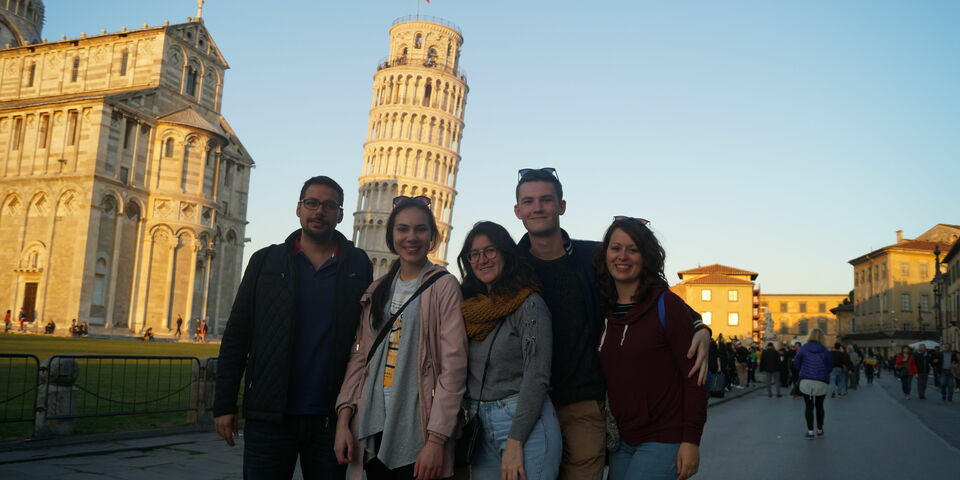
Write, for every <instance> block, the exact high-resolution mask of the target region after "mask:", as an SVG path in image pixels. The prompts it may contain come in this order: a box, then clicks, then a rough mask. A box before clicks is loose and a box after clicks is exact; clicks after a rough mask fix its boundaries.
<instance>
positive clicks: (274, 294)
mask: <svg viewBox="0 0 960 480" xmlns="http://www.w3.org/2000/svg"><path fill="white" fill-rule="evenodd" d="M336 235H337V239H338V241H339V242H340V251H339V261H340V262H342V263H340V265H338V266H337V286H336V292H335V294H334V298H336V304H335V306H334V322H333V335H334V352H333V361H332V362H331V363H330V368H331V371H330V372H329V374H328V376H327V378H328V379H329V382H330V383H329V385H328V388H327V392H328V393H327V395H328V397H329V398H326V399H324V403H326V404H329V405H331V409H332V406H333V405H334V403H335V399H336V396H337V393H338V392H340V385H341V384H342V383H343V375H344V372H345V370H346V366H347V360H348V359H349V357H350V347H351V346H352V345H353V341H354V337H355V335H356V331H357V321H358V320H359V318H360V296H361V295H362V294H363V292H364V291H365V290H366V289H367V287H368V286H369V285H370V282H372V281H373V278H372V277H373V267H372V265H371V264H370V259H369V258H368V257H367V254H366V253H365V252H364V251H363V250H361V249H359V248H356V247H354V246H353V243H352V242H350V241H349V240H347V239H346V237H344V236H343V235H342V234H341V233H340V232H336ZM299 236H300V230H297V231H296V232H293V233H292V234H290V236H289V237H287V240H286V241H285V242H284V243H282V244H278V245H271V246H269V247H266V248H263V249H261V250H258V251H257V252H256V253H254V254H253V256H251V257H250V262H249V263H248V264H247V269H246V271H244V272H243V279H242V280H241V281H240V288H239V289H238V290H237V297H236V299H235V300H234V301H233V309H232V310H231V311H230V319H229V320H228V321H227V327H226V329H225V330H224V332H223V339H222V341H221V344H220V359H219V364H218V366H217V384H216V393H215V397H214V402H213V414H214V416H220V415H226V414H230V413H237V394H238V392H239V390H240V379H241V378H243V375H244V371H246V385H245V395H244V401H243V414H244V416H245V417H246V418H252V419H255V420H265V421H271V422H278V423H279V422H281V421H283V415H284V410H285V408H286V405H287V386H288V383H289V382H290V355H291V351H292V348H291V347H292V341H293V335H292V332H293V330H294V322H296V318H297V311H296V305H297V298H296V295H297V272H296V268H297V267H296V262H295V257H294V255H295V253H294V244H295V242H296V239H297V238H298V237H299Z"/></svg>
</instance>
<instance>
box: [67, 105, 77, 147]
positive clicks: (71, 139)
mask: <svg viewBox="0 0 960 480" xmlns="http://www.w3.org/2000/svg"><path fill="white" fill-rule="evenodd" d="M78 119H79V114H78V113H77V111H76V110H73V111H71V112H70V113H68V114H67V145H70V146H72V145H76V144H77V120H78Z"/></svg>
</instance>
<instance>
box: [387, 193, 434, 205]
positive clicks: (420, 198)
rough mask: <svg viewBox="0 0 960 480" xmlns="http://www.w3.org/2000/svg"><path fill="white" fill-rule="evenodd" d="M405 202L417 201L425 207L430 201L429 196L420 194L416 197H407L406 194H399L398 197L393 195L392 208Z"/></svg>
mask: <svg viewBox="0 0 960 480" xmlns="http://www.w3.org/2000/svg"><path fill="white" fill-rule="evenodd" d="M407 202H417V203H420V204H422V205H424V206H426V207H429V206H430V203H432V202H431V201H430V197H426V196H423V195H420V196H417V197H408V196H406V195H400V196H399V197H393V208H397V207H399V206H400V204H401V203H407Z"/></svg>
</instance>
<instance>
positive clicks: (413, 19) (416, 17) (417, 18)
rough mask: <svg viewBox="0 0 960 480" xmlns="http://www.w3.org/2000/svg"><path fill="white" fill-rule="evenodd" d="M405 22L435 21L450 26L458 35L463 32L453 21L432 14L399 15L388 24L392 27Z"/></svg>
mask: <svg viewBox="0 0 960 480" xmlns="http://www.w3.org/2000/svg"><path fill="white" fill-rule="evenodd" d="M406 22H430V23H436V24H440V25H443V26H444V27H450V28H452V29H454V30H456V31H457V33H459V34H460V35H463V32H462V31H460V26H459V25H457V24H456V23H453V22H451V21H449V20H444V19H442V18H440V17H432V16H430V15H407V16H404V17H400V18H398V19H396V20H394V21H393V23H391V24H390V26H391V27H392V26H394V25H396V24H398V23H406Z"/></svg>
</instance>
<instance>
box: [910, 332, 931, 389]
mask: <svg viewBox="0 0 960 480" xmlns="http://www.w3.org/2000/svg"><path fill="white" fill-rule="evenodd" d="M932 353H933V352H931V351H929V350H927V346H926V345H924V344H922V343H921V344H920V345H919V346H917V352H916V353H914V354H913V362H914V363H915V364H916V365H917V398H919V399H920V400H926V398H927V379H928V378H929V376H930V357H931V354H932Z"/></svg>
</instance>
